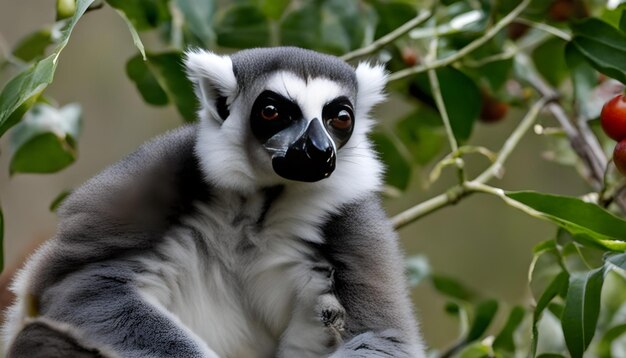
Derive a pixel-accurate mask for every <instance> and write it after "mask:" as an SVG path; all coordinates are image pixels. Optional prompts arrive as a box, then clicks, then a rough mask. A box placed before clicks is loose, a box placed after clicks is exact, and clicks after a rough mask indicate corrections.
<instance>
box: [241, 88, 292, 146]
mask: <svg viewBox="0 0 626 358" xmlns="http://www.w3.org/2000/svg"><path fill="white" fill-rule="evenodd" d="M270 113H271V114H272V115H271V117H270V116H268V114H270ZM301 118H302V112H301V111H300V107H298V105H297V104H295V103H294V102H292V101H291V100H290V99H288V98H286V97H284V96H282V95H280V94H278V93H276V92H273V91H263V92H262V93H261V94H260V95H259V96H258V97H257V98H256V100H255V101H254V104H253V105H252V111H251V112H250V126H251V128H252V133H253V134H254V136H255V137H256V138H257V139H258V140H259V141H260V142H261V143H265V142H266V141H267V140H268V139H269V138H271V137H272V136H273V135H274V134H276V133H278V132H280V131H281V130H283V129H285V128H287V127H288V126H289V125H291V123H292V122H293V121H296V120H299V119H301Z"/></svg>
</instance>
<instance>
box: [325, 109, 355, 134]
mask: <svg viewBox="0 0 626 358" xmlns="http://www.w3.org/2000/svg"><path fill="white" fill-rule="evenodd" d="M330 125H331V126H333V128H335V129H348V128H350V126H351V125H352V116H351V115H350V112H348V111H347V110H345V109H342V110H340V111H339V112H338V113H337V115H336V116H334V117H333V118H331V119H330Z"/></svg>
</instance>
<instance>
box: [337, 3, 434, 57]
mask: <svg viewBox="0 0 626 358" xmlns="http://www.w3.org/2000/svg"><path fill="white" fill-rule="evenodd" d="M432 15H433V13H432V11H430V10H426V11H422V12H420V13H419V14H417V16H415V17H414V18H412V19H411V20H409V21H407V22H405V23H404V24H402V26H400V27H398V28H397V29H395V30H393V31H391V32H390V33H388V34H386V35H385V36H383V37H381V38H379V39H378V40H376V41H374V42H372V43H371V44H369V45H368V46H365V47H362V48H359V49H356V50H354V51H352V52H348V53H346V54H344V55H343V56H341V59H342V60H344V61H351V60H354V59H355V58H359V57H363V56H367V55H369V54H371V53H374V52H376V51H378V50H380V49H381V48H383V47H385V46H386V45H388V44H390V43H392V42H393V41H395V40H397V39H398V38H400V37H402V36H404V35H406V34H407V33H409V31H411V30H413V29H414V28H415V27H417V26H419V25H421V24H423V23H424V22H426V20H428V19H430V17H431V16H432Z"/></svg>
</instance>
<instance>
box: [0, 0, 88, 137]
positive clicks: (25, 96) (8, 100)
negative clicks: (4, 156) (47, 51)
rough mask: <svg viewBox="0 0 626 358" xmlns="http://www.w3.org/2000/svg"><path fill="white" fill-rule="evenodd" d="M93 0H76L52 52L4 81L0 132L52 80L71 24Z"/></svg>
mask: <svg viewBox="0 0 626 358" xmlns="http://www.w3.org/2000/svg"><path fill="white" fill-rule="evenodd" d="M93 1H94V0H78V1H77V2H76V6H77V7H76V12H75V13H74V16H72V18H71V19H69V20H67V24H66V25H65V26H64V27H63V29H62V30H61V36H60V38H59V41H60V42H59V44H58V45H57V47H56V48H55V50H54V51H53V53H52V54H51V55H50V56H48V57H46V58H45V59H43V60H41V61H39V62H37V63H35V64H33V65H32V66H30V67H29V68H27V69H26V70H24V71H22V72H21V73H19V74H18V75H17V76H15V77H14V78H13V79H11V80H10V81H9V82H8V83H7V84H6V86H5V87H4V89H3V90H2V93H0V134H2V133H4V132H6V131H7V129H9V128H10V127H11V126H12V125H14V124H15V123H16V122H17V121H16V120H14V119H13V120H10V119H11V116H12V114H13V113H14V112H15V111H16V110H18V109H19V110H20V111H22V112H25V110H26V109H27V108H24V107H22V108H21V109H20V106H22V105H23V104H25V103H34V100H33V98H34V97H35V96H36V95H38V94H40V93H41V92H42V91H43V90H44V89H45V88H46V87H47V86H48V85H49V84H50V83H51V82H52V79H53V77H54V71H55V69H56V66H57V63H58V57H59V55H60V53H61V51H63V49H64V48H65V46H66V45H67V42H68V41H69V38H70V35H71V33H72V30H73V29H74V26H75V25H76V23H77V22H78V20H79V19H80V17H81V16H82V15H83V13H84V12H85V10H87V8H88V7H89V5H91V3H92V2H93ZM35 98H36V97H35ZM31 101H32V102H31ZM13 118H15V117H13Z"/></svg>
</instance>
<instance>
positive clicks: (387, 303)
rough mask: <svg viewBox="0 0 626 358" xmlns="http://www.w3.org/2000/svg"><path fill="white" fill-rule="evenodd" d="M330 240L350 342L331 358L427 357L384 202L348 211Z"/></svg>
mask: <svg viewBox="0 0 626 358" xmlns="http://www.w3.org/2000/svg"><path fill="white" fill-rule="evenodd" d="M325 236H326V244H325V246H324V252H325V253H326V255H327V256H328V257H329V259H330V260H331V262H332V264H333V265H334V266H335V269H336V271H335V290H336V294H337V296H338V297H339V301H340V302H341V304H342V305H343V306H344V308H345V310H346V318H345V329H346V333H347V336H348V337H347V340H346V343H345V344H344V345H342V346H341V347H340V348H339V350H337V351H336V352H335V353H334V354H333V355H332V356H331V357H332V358H344V357H345V358H347V357H395V358H402V357H406V358H409V357H411V358H415V357H423V356H424V352H423V348H422V343H421V342H420V341H419V334H418V329H417V323H416V320H415V318H414V315H413V312H412V309H411V304H410V300H409V296H408V289H407V286H406V282H405V276H404V265H403V256H402V253H401V252H400V250H399V248H398V243H397V235H396V234H395V232H394V231H393V228H392V226H391V223H390V222H389V220H388V219H387V217H386V216H385V213H384V211H383V210H382V208H381V205H380V202H379V200H378V199H377V198H375V197H374V196H372V197H370V198H367V199H365V200H362V201H361V202H358V203H355V204H352V205H349V206H347V207H345V208H344V209H343V210H342V213H341V214H340V215H337V216H335V217H333V218H332V219H331V220H330V222H329V223H328V224H327V225H326V227H325Z"/></svg>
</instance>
